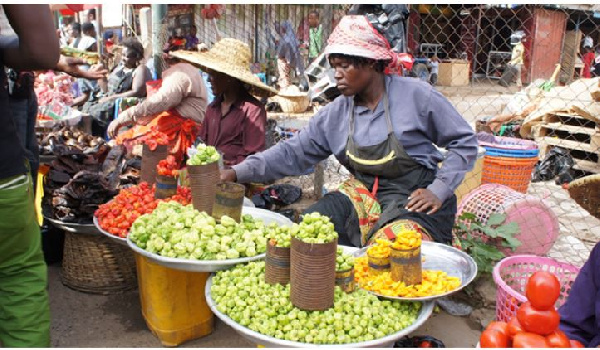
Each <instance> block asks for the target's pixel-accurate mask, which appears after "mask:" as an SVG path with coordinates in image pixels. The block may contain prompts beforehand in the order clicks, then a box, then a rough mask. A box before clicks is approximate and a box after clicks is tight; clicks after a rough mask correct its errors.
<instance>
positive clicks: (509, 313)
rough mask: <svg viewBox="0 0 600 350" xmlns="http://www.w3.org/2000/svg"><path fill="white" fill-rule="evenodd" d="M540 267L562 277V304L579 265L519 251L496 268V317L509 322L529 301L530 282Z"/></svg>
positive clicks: (557, 301) (557, 302)
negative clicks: (528, 285)
mask: <svg viewBox="0 0 600 350" xmlns="http://www.w3.org/2000/svg"><path fill="white" fill-rule="evenodd" d="M538 271H551V272H552V273H553V274H554V276H555V277H556V278H557V279H558V281H559V283H560V286H561V292H560V294H559V296H558V298H557V300H556V305H555V306H556V307H560V306H561V305H562V304H563V303H564V302H565V301H566V299H567V296H568V295H569V291H570V290H571V285H572V284H573V282H574V281H575V277H577V274H578V273H579V268H578V267H576V266H573V265H570V264H567V263H562V262H558V261H556V260H554V259H552V258H546V257H540V256H535V255H515V256H511V257H508V258H504V259H502V260H501V261H500V262H498V263H497V264H496V266H495V267H494V271H493V277H494V282H495V283H496V319H497V320H498V321H504V322H508V321H509V320H510V319H511V318H512V317H513V316H514V315H515V314H516V313H517V310H518V309H519V307H520V306H521V304H523V303H524V302H526V301H527V298H526V296H525V291H526V283H527V280H528V279H529V277H531V276H532V275H533V274H534V273H535V272H538Z"/></svg>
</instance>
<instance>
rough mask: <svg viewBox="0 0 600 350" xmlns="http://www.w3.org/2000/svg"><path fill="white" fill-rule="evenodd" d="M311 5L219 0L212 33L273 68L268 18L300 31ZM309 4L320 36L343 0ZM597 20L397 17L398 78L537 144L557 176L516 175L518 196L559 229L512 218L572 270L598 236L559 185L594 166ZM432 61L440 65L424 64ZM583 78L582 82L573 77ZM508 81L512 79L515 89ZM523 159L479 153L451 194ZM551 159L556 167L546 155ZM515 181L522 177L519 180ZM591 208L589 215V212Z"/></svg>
mask: <svg viewBox="0 0 600 350" xmlns="http://www.w3.org/2000/svg"><path fill="white" fill-rule="evenodd" d="M199 8H200V7H198V9H199ZM312 8H313V7H311V6H309V5H268V4H267V5H228V6H227V12H226V14H225V15H224V16H223V17H222V19H220V20H219V21H217V26H216V28H218V30H219V32H221V35H222V36H233V37H236V38H238V39H240V40H243V41H245V42H247V43H248V44H249V45H250V46H251V47H253V50H254V55H255V58H256V59H255V61H257V62H259V63H261V64H263V65H264V67H263V68H264V69H266V70H267V71H269V70H270V71H271V73H272V74H276V73H275V69H274V67H273V62H272V60H273V57H274V48H275V39H276V38H277V34H276V32H275V28H274V23H275V22H276V21H278V20H282V19H290V20H291V21H292V22H293V23H294V25H295V26H296V27H302V23H303V21H305V18H306V16H307V14H308V11H310V10H311V9H312ZM317 9H318V10H319V11H320V12H321V23H326V24H327V25H328V26H330V28H329V29H328V30H327V31H326V32H327V33H329V32H330V30H331V29H332V27H333V26H334V25H335V23H336V21H337V20H339V18H340V17H341V16H343V14H344V13H345V12H346V11H348V9H349V6H335V5H332V6H329V7H327V8H325V7H324V6H318V7H317ZM596 11H599V12H596ZM324 13H326V15H324ZM197 16H198V15H197ZM196 23H200V27H199V30H198V33H199V36H200V37H201V38H204V40H205V41H206V42H208V43H212V42H214V41H215V40H216V33H217V30H216V29H215V26H214V24H212V23H211V22H209V21H206V20H202V19H198V18H197V20H196ZM255 24H256V25H255ZM598 24H600V6H598V5H564V6H562V5H561V6H558V5H552V6H548V5H514V6H513V5H510V6H509V5H411V6H410V8H409V13H408V16H407V18H406V21H405V26H406V27H405V29H406V44H407V47H408V51H409V52H410V53H412V54H413V56H414V57H415V59H416V61H415V64H414V66H413V67H412V69H411V70H410V71H408V72H407V73H406V75H409V76H413V77H414V79H422V80H425V81H427V82H430V83H433V81H432V80H433V79H432V77H433V76H434V74H436V75H437V79H435V80H436V81H435V83H434V85H435V88H436V89H438V90H439V91H440V92H442V93H443V94H444V95H445V96H446V97H447V98H448V99H449V100H450V101H451V103H452V104H453V105H454V106H455V107H456V109H457V110H458V111H459V112H460V113H461V114H462V115H463V116H464V118H465V119H466V120H467V121H468V122H469V123H471V124H472V126H473V128H474V129H476V130H478V131H487V132H492V133H495V134H496V135H502V136H511V137H516V138H522V139H528V140H533V141H535V143H536V144H537V145H538V149H539V156H538V157H539V160H540V164H542V165H548V164H550V165H552V167H550V168H551V169H552V170H557V168H556V167H557V164H558V170H560V171H562V172H558V173H557V172H556V171H554V173H552V172H550V173H544V174H539V172H536V170H535V169H529V170H527V171H530V172H531V173H532V177H534V178H535V181H532V182H531V183H530V184H528V185H527V184H526V185H527V186H526V188H527V195H528V196H530V197H523V198H522V200H523V201H527V200H529V201H536V200H537V201H539V202H541V203H542V204H543V205H544V206H545V207H543V206H540V208H541V209H539V210H542V211H544V210H546V209H548V210H549V212H551V213H552V215H554V216H556V219H557V224H558V226H557V227H556V228H553V226H552V225H550V226H548V225H547V224H548V223H547V222H546V223H540V224H539V225H537V226H536V224H531V223H530V224H531V225H529V227H527V225H525V224H523V227H522V228H523V232H522V233H523V235H526V236H533V237H535V236H539V237H540V239H542V236H544V237H546V236H549V235H550V236H552V234H554V233H556V234H557V235H558V236H557V237H556V238H555V240H556V244H554V247H553V248H552V250H551V251H550V252H549V253H548V254H550V255H551V256H554V257H556V258H559V259H561V260H567V261H570V262H572V263H574V264H579V265H581V264H582V263H583V262H584V261H585V259H587V256H588V254H589V250H590V248H591V247H593V245H594V244H595V243H596V242H597V241H598V240H599V238H600V221H599V220H598V219H597V218H596V217H594V216H593V215H590V211H594V209H593V208H588V210H585V209H583V207H585V206H586V205H587V204H585V203H583V202H585V200H584V201H583V202H582V201H579V202H576V201H575V200H574V199H573V198H572V195H571V194H570V193H569V190H568V189H567V187H566V186H563V182H564V183H566V182H569V181H571V180H573V179H577V178H582V177H584V176H588V175H593V174H598V173H600V108H599V107H600V105H599V102H596V101H597V100H598V101H600V89H599V87H598V80H599V79H600V78H595V76H596V75H598V76H600V64H599V65H598V66H597V67H598V69H594V68H595V67H596V57H598V62H600V45H599V43H598V42H599V40H600V30H599V29H598ZM300 32H301V31H300ZM519 41H520V42H521V44H522V45H523V50H524V53H523V62H522V64H519V62H518V59H516V60H515V58H516V56H518V55H516V54H514V53H513V51H514V49H515V47H516V46H517V44H518V42H519ZM596 51H598V54H596ZM434 56H435V57H437V58H438V59H439V63H437V64H436V63H434V61H435V60H434V59H433V58H434ZM511 61H512V62H511ZM586 61H587V62H586ZM558 65H560V66H558ZM436 66H437V67H436ZM557 67H558V68H557ZM555 72H556V75H555V79H554V78H553V74H554V73H555ZM519 73H520V79H517V78H518V75H519ZM587 76H591V78H584V77H587ZM519 80H520V83H521V85H522V86H518V85H517V84H518V82H519ZM308 119H309V117H306V116H303V117H298V116H293V115H288V116H285V115H283V116H280V119H279V125H280V126H281V127H282V129H284V130H281V132H282V134H281V135H282V136H283V137H286V136H285V135H287V134H286V132H289V130H285V129H286V128H287V126H289V125H291V127H289V128H287V129H294V128H296V127H297V126H298V125H301V124H302V123H306V122H307V120H308ZM527 154H529V153H526V152H525V153H519V152H516V153H514V152H513V153H510V152H509V153H506V154H505V156H504V157H503V159H502V161H503V163H502V164H504V165H503V166H504V168H501V167H499V166H496V167H493V166H492V165H491V163H492V161H493V160H498V159H496V158H493V157H498V155H497V153H495V156H492V155H489V154H488V155H486V156H485V157H484V156H482V157H481V158H480V159H479V160H478V164H477V166H476V167H475V169H474V170H473V171H471V172H469V174H467V177H466V179H465V181H464V183H463V184H464V186H463V187H461V188H460V189H459V190H460V191H457V194H458V195H459V197H461V198H460V199H462V200H464V199H465V198H467V194H468V193H469V192H470V191H471V190H475V189H476V187H477V186H478V185H479V184H480V183H482V182H485V181H486V179H488V178H489V176H486V175H485V173H486V171H488V172H489V171H490V169H492V170H493V171H495V172H497V173H498V172H500V173H502V174H503V175H505V178H506V179H505V180H506V181H509V180H510V178H511V176H512V175H513V174H514V173H515V171H518V170H519V169H521V170H522V168H523V167H524V165H522V164H524V163H523V162H522V161H521V160H522V159H523V155H527ZM551 155H552V156H553V157H554V160H556V159H559V160H560V162H554V163H552V159H545V158H547V157H549V156H551ZM507 156H508V157H507ZM517 156H518V157H517ZM519 157H520V158H519ZM551 163H552V164H551ZM571 165H572V166H571ZM530 167H531V165H530ZM538 167H539V164H538ZM482 173H483V176H482ZM496 175H497V174H496ZM541 175H544V176H541ZM348 176H349V174H348V172H347V171H346V170H345V169H343V167H341V166H340V165H339V164H338V163H337V162H336V161H335V160H334V159H329V160H328V161H327V162H325V174H324V178H325V185H324V187H325V189H326V190H334V189H335V188H336V187H337V185H338V184H339V183H340V182H341V181H343V180H344V179H346V178H347V177H348ZM482 177H483V181H482ZM540 178H541V179H540ZM298 179H299V180H298ZM298 179H297V183H298V184H299V185H300V186H301V187H303V188H304V189H305V192H306V193H308V194H311V193H313V191H314V183H315V180H314V178H313V177H311V176H304V177H300V178H298ZM538 180H539V181H538ZM496 181H504V180H496ZM524 181H526V182H529V178H527V179H525V180H524ZM590 183H592V184H594V182H593V181H591V182H590ZM592 186H593V185H592ZM595 186H598V182H596V185H595ZM523 196H524V195H523ZM573 196H574V195H573ZM517 197H518V196H517ZM460 199H459V200H460ZM588 202H589V201H588ZM536 203H537V202H536ZM581 203H583V207H582V205H580V204H581ZM519 208H521V206H519ZM544 208H546V209H544ZM505 209H506V208H505ZM482 210H483V209H482ZM515 210H516V209H515ZM596 210H598V208H596ZM507 212H508V209H507ZM513 212H515V213H516V214H514V215H520V214H519V213H522V215H524V221H523V220H521V222H527V221H528V220H529V221H531V220H532V218H533V217H535V216H536V215H537V216H543V215H542V213H540V212H537V214H535V213H536V212H533V211H529V212H528V211H526V210H524V209H523V210H521V211H520V212H519V211H514V210H513ZM592 214H595V216H598V215H599V214H598V212H597V211H596V213H592ZM548 220H550V221H552V219H551V218H549V219H548ZM549 231H556V232H549ZM567 252H569V253H568V254H567Z"/></svg>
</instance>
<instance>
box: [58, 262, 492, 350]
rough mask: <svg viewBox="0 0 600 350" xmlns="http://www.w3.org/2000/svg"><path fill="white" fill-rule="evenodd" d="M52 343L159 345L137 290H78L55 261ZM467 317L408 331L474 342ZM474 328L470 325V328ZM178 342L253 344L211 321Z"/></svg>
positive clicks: (436, 320) (438, 318) (451, 343)
mask: <svg viewBox="0 0 600 350" xmlns="http://www.w3.org/2000/svg"><path fill="white" fill-rule="evenodd" d="M48 271H49V272H48V273H49V280H50V312H51V318H52V320H51V337H52V346H53V347H80V348H87V347H108V348H110V347H161V343H160V341H159V340H158V338H156V337H155V336H154V335H153V334H152V332H150V331H149V330H148V328H147V327H146V323H145V321H144V318H143V317H142V314H141V311H140V300H139V296H138V292H137V291H131V292H126V293H123V294H117V295H110V296H103V295H94V294H87V293H83V292H78V291H75V290H72V289H70V288H68V287H66V286H64V285H63V284H62V283H61V281H60V264H53V265H51V266H49V269H48ZM471 325H472V322H469V320H468V318H463V317H455V316H450V315H448V314H446V313H445V312H443V311H442V312H440V313H438V314H434V315H433V316H432V318H430V319H429V320H428V321H427V322H426V323H425V324H424V325H423V326H422V327H421V328H420V329H418V330H417V331H416V332H415V333H414V334H413V335H431V336H433V337H435V338H438V339H440V340H442V341H443V342H444V343H445V344H446V346H447V347H474V346H475V345H476V344H477V341H478V340H479V334H480V331H478V330H476V329H472V328H471ZM474 328H476V327H474ZM181 347H198V348H205V347H210V348H221V347H228V348H243V347H249V348H252V347H256V345H255V344H252V343H250V342H248V341H247V340H246V339H244V338H242V337H241V336H240V335H239V334H237V333H236V332H235V331H234V330H233V329H232V328H231V327H229V326H227V325H225V324H224V323H223V322H220V321H217V322H216V325H215V329H214V331H213V333H212V334H211V335H209V336H206V337H204V338H201V339H196V340H193V341H189V342H187V343H184V344H182V345H181Z"/></svg>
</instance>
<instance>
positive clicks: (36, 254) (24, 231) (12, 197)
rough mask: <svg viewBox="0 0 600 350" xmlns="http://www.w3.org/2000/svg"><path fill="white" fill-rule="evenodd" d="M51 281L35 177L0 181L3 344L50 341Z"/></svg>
mask: <svg viewBox="0 0 600 350" xmlns="http://www.w3.org/2000/svg"><path fill="white" fill-rule="evenodd" d="M47 285H48V273H47V267H46V263H45V262H44V255H43V253H42V247H41V236H40V228H39V226H38V223H37V220H36V216H35V209H34V194H33V183H32V181H31V177H30V176H29V175H19V176H15V177H11V178H8V179H3V180H0V345H1V346H4V347H48V346H50V307H49V301H48V291H47Z"/></svg>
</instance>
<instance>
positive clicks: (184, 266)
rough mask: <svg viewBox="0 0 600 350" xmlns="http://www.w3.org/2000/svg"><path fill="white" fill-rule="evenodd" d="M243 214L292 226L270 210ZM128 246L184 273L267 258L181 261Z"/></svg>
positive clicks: (132, 245) (216, 268) (245, 209)
mask: <svg viewBox="0 0 600 350" xmlns="http://www.w3.org/2000/svg"><path fill="white" fill-rule="evenodd" d="M242 214H250V215H252V216H253V217H254V218H257V219H261V220H263V221H264V222H265V224H270V223H271V222H276V223H278V224H279V225H282V226H287V225H291V224H292V222H291V221H290V220H289V219H288V218H286V217H285V216H283V215H281V214H277V213H274V212H272V211H269V210H264V209H258V208H251V207H243V208H242ZM127 245H129V247H130V248H131V249H133V251H135V252H136V253H138V254H141V255H143V256H145V257H146V258H148V259H149V260H151V261H153V262H155V263H157V264H159V265H162V266H165V267H168V268H172V269H176V270H183V271H191V272H216V271H220V270H226V269H228V268H230V267H232V266H235V265H237V264H244V263H248V262H251V261H256V260H262V259H264V257H265V253H263V254H260V255H257V256H253V257H247V258H238V259H227V260H189V259H179V258H167V257H164V256H160V255H157V254H153V253H150V252H147V251H145V250H144V249H142V248H140V247H138V246H137V245H136V244H135V243H133V242H132V241H131V239H130V238H129V237H127Z"/></svg>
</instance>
